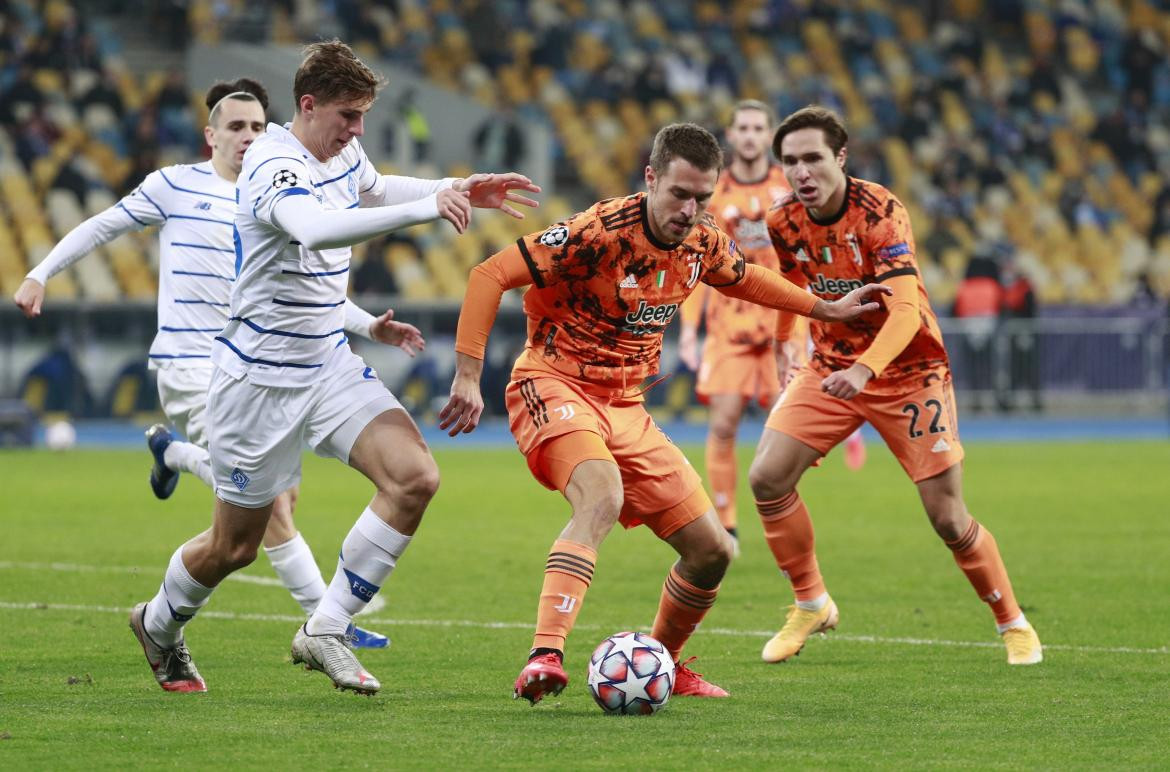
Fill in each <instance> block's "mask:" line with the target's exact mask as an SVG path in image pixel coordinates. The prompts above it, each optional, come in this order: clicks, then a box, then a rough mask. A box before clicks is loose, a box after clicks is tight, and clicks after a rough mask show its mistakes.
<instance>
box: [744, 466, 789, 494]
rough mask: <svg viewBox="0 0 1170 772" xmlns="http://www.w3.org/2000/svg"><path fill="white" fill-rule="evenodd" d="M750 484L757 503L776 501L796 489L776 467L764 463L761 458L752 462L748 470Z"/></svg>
mask: <svg viewBox="0 0 1170 772" xmlns="http://www.w3.org/2000/svg"><path fill="white" fill-rule="evenodd" d="M748 484H749V485H751V488H752V495H753V496H755V497H756V501H775V500H776V499H778V498H780V497H781V496H785V495H787V494H788V493H790V492H791V491H792V489H793V488H794V487H795V485H794V484H793V483H792V482H790V481H789V480H788V478H787V476H786V475H784V474H782V473H781V471H780V470H778V469H776V468H775V467H774V465H772V464H767V463H764V462H762V461H761V460H760V459H759V458H757V459H756V460H755V461H753V462H752V466H751V469H749V470H748Z"/></svg>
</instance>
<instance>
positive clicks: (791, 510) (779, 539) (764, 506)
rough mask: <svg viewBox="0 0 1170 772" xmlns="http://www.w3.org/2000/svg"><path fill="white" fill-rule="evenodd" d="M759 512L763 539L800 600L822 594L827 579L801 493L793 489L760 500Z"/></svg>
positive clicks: (758, 502)
mask: <svg viewBox="0 0 1170 772" xmlns="http://www.w3.org/2000/svg"><path fill="white" fill-rule="evenodd" d="M756 511H757V512H759V513H760V519H761V520H762V521H763V523H764V538H765V539H766V540H767V542H768V548H769V549H771V550H772V556H773V557H775V558H776V565H778V566H780V570H781V571H783V572H784V575H785V576H787V577H788V581H790V582H791V583H792V589H793V591H794V592H795V593H796V599H797V600H813V599H814V598H817V597H820V596H821V595H823V594H824V593H825V592H826V590H825V580H824V579H823V578H822V577H821V569H820V567H819V566H818V565H817V554H816V551H815V547H816V540H815V538H814V537H813V525H812V518H810V517H809V516H808V507H806V506H805V505H804V501H802V500H801V498H800V494H798V493H797V492H796V491H792V492H791V493H789V494H788V495H786V496H781V497H780V498H778V499H776V500H774V501H757V502H756Z"/></svg>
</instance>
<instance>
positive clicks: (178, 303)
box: [29, 161, 236, 368]
mask: <svg viewBox="0 0 1170 772" xmlns="http://www.w3.org/2000/svg"><path fill="white" fill-rule="evenodd" d="M235 210H236V191H235V186H234V185H233V183H231V182H229V181H228V180H225V179H224V178H223V177H220V176H219V175H218V174H217V173H216V172H215V169H214V168H213V167H212V165H211V162H210V161H205V162H203V163H198V164H181V165H177V166H167V167H164V168H162V169H159V170H157V171H154V172H151V173H150V174H149V175H148V176H147V177H146V179H145V180H143V181H142V184H141V185H139V186H138V187H137V188H135V189H134V191H133V192H131V193H130V194H129V195H127V196H126V197H125V198H123V199H122V200H121V201H119V202H118V203H117V204H116V205H115V206H113V207H111V208H109V209H107V210H106V211H104V212H102V213H100V214H98V215H96V216H94V217H93V218H91V219H90V220H87V221H86V222H85V223H83V224H82V225H80V226H78V227H77V228H76V229H74V231H72V232H71V233H70V234H69V235H68V236H66V237H65V238H64V239H62V241H61V243H60V244H58V245H57V246H56V247H55V248H54V249H53V251H52V252H50V253H49V254H48V255H47V256H46V258H45V259H44V261H42V262H41V263H40V264H39V265H38V266H36V268H34V269H33V270H32V271H30V272H29V276H30V277H32V278H35V279H37V280H38V281H39V282H40V283H41V284H44V283H45V282H46V281H47V280H48V279H49V277H50V276H53V275H54V274H56V273H58V272H60V271H62V270H64V269H65V268H66V267H67V266H69V265H71V264H72V263H74V262H76V261H77V260H79V259H81V258H82V257H84V256H85V255H86V254H87V253H89V252H90V251H92V250H93V249H95V248H96V247H97V246H99V245H101V244H105V243H107V242H109V241H111V240H113V239H115V238H117V237H118V236H120V235H122V234H124V233H129V232H130V231H133V230H141V229H142V228H145V227H147V226H151V225H161V226H162V228H161V229H160V230H159V245H160V250H159V277H158V284H159V289H158V332H157V334H156V335H155V338H154V341H153V342H152V343H151V345H150V366H151V367H152V368H157V367H210V366H211V348H212V341H213V338H214V337H215V336H216V334H218V333H219V331H220V330H221V329H223V326H224V324H226V323H227V318H228V313H227V312H228V299H229V296H230V294H231V286H232V282H233V280H234V278H235V272H236V269H235V249H234V247H233V244H232V220H233V218H234V216H235Z"/></svg>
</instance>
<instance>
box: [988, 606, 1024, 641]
mask: <svg viewBox="0 0 1170 772" xmlns="http://www.w3.org/2000/svg"><path fill="white" fill-rule="evenodd" d="M1027 626H1028V618H1027V617H1025V616H1024V612H1022V611H1021V612H1020V615H1019V616H1018V617H1016V618H1015V619H1013V620H1012V621H1010V622H1007V623H1006V624H1002V625H1001V624H998V623H997V624H996V625H995V631H996V632H997V633H999V634H1000V635H1003V634H1004V633H1005V632H1007V631H1008V630H1011V629H1012V628H1013V627H1027Z"/></svg>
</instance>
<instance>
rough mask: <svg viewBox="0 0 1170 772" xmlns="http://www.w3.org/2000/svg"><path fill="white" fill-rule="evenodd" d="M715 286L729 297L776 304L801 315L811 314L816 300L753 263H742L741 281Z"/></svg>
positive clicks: (763, 303)
mask: <svg viewBox="0 0 1170 772" xmlns="http://www.w3.org/2000/svg"><path fill="white" fill-rule="evenodd" d="M715 289H717V290H719V291H720V292H722V293H723V294H724V295H727V296H728V297H732V298H739V299H740V300H746V301H748V302H749V303H755V304H756V305H761V306H766V307H767V308H775V309H777V310H778V311H791V312H793V313H797V314H800V315H801V316H809V315H811V314H812V310H813V307H814V306H816V304H817V298H816V296H815V295H812V294H810V293H808V292H805V291H804V290H802V289H801V288H800V287H797V286H796V285H795V284H793V283H792V282H790V281H788V279H785V278H784V277H783V276H781V275H780V274H778V273H776V272H775V271H769V270H768V269H767V268H763V267H761V266H758V265H755V264H753V263H748V264H747V265H746V266H745V268H744V273H743V278H742V279H741V280H740V281H738V282H736V283H735V284H727V285H715ZM781 316H783V314H781Z"/></svg>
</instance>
